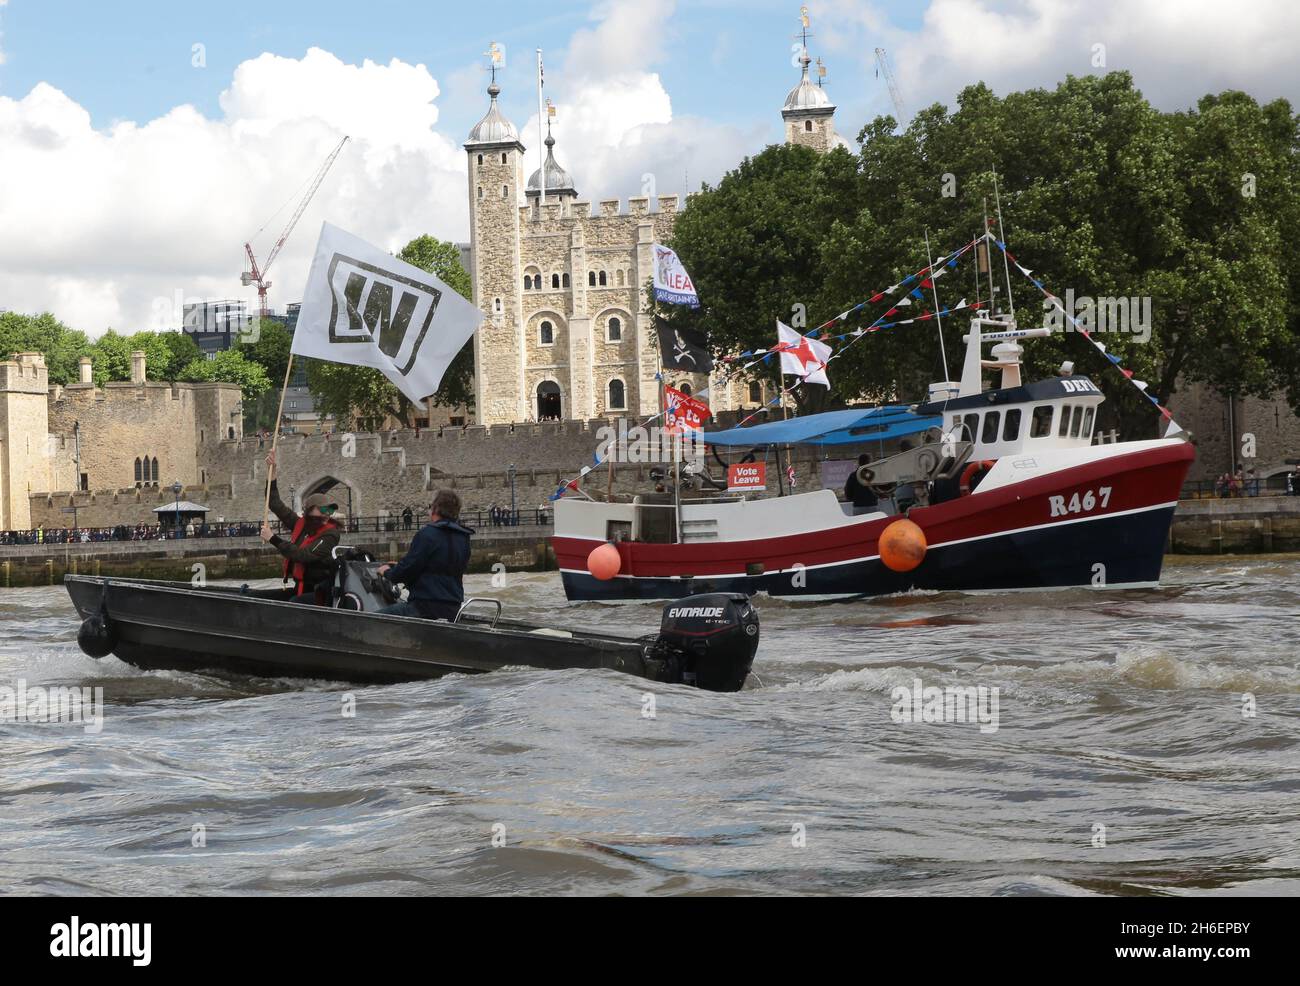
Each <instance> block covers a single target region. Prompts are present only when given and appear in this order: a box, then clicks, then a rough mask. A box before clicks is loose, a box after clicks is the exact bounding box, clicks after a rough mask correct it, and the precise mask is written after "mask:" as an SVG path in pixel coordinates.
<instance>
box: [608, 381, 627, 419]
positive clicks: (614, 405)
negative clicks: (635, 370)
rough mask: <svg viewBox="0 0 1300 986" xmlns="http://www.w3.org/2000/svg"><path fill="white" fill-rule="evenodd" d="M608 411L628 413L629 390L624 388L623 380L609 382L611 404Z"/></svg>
mask: <svg viewBox="0 0 1300 986" xmlns="http://www.w3.org/2000/svg"><path fill="white" fill-rule="evenodd" d="M606 409H607V410H610V411H626V410H627V388H626V387H624V386H623V381H622V380H618V379H615V380H611V381H610V382H609V404H608V405H607V408H606Z"/></svg>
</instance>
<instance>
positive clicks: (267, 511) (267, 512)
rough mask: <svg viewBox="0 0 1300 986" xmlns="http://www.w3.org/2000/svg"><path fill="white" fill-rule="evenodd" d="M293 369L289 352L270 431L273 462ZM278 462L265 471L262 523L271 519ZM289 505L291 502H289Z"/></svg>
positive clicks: (291, 356)
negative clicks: (272, 494)
mask: <svg viewBox="0 0 1300 986" xmlns="http://www.w3.org/2000/svg"><path fill="white" fill-rule="evenodd" d="M292 371H293V352H292V351H290V353H289V362H288V363H286V364H285V366H284V384H283V386H281V387H280V406H279V407H277V408H276V409H275V431H273V432H271V461H272V462H275V447H276V445H277V444H279V440H280V419H281V417H282V416H283V414H284V395H285V393H286V392H287V391H288V390H289V374H290V373H291V372H292ZM279 466H280V464H279V463H278V462H275V466H273V467H272V468H271V469H268V470H267V471H266V499H265V500H263V501H262V523H263V524H265V523H267V522H269V521H270V519H271V479H272V477H273V475H274V471H273V470H274V469H278V468H279ZM289 506H290V507H292V506H293V504H289Z"/></svg>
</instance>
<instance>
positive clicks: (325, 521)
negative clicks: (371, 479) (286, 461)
mask: <svg viewBox="0 0 1300 986" xmlns="http://www.w3.org/2000/svg"><path fill="white" fill-rule="evenodd" d="M266 468H267V470H268V472H267V475H269V476H270V478H271V502H270V506H271V512H272V513H274V514H275V515H276V516H277V517H279V518H280V523H282V524H283V525H284V526H285V527H286V528H288V530H289V531H290V532H291V533H290V535H289V539H288V540H285V539H284V538H282V537H280V536H279V535H278V534H276V533H275V532H274V531H273V530H271V525H270V524H263V525H262V531H261V537H262V540H263V541H266V542H267V543H268V544H270V545H272V546H274V547H275V549H276V550H277V551H279V552H280V554H281V555H283V556H284V578H285V579H289V578H292V579H293V588H292V589H286V590H285V596H286V598H288V599H289V600H290V601H292V602H296V603H307V604H315V603H318V604H320V605H329V583H330V581H331V580H332V579H333V578H334V558H333V555H332V553H333V551H334V547H335V545H337V544H338V543H339V534H340V531H339V526H338V524H336V523H335V522H334V520H333V517H334V514H335V513H336V512H337V511H338V509H339V506H338V504H337V503H335V502H334V501H333V499H331V498H330V497H329V496H327V495H326V494H324V493H313V494H312V495H311V496H309V497H307V498H306V499H305V500H303V502H302V510H303V512H302V516H301V517H300V516H298V514H297V513H296V512H295V511H294V510H293V508H292V507H289V506H286V505H285V503H284V501H283V500H281V499H280V491H279V489H277V488H276V483H275V453H274V452H272V453H271V454H270V455H268V456H267V457H266Z"/></svg>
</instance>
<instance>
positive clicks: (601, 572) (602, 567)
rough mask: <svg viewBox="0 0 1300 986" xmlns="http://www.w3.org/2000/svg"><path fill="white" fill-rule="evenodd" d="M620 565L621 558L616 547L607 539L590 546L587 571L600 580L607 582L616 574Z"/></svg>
mask: <svg viewBox="0 0 1300 986" xmlns="http://www.w3.org/2000/svg"><path fill="white" fill-rule="evenodd" d="M622 565H623V559H622V558H620V557H619V554H618V549H617V548H616V547H614V545H613V544H611V543H610V542H608V541H606V542H605V543H604V544H601V545H597V546H596V547H594V548H592V549H591V554H589V555H588V556H587V571H589V572H590V573H591V574H592V575H594V576H595V577H596V578H598V579H600V581H602V582H608V581H609V580H610V579H612V578H613V577H614V576H615V575H617V574H618V570H619V569H620V568H621V567H622Z"/></svg>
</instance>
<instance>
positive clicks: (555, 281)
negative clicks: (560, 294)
mask: <svg viewBox="0 0 1300 986" xmlns="http://www.w3.org/2000/svg"><path fill="white" fill-rule="evenodd" d="M559 286H560V275H559V274H552V275H551V287H553V288H558V287H559Z"/></svg>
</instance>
